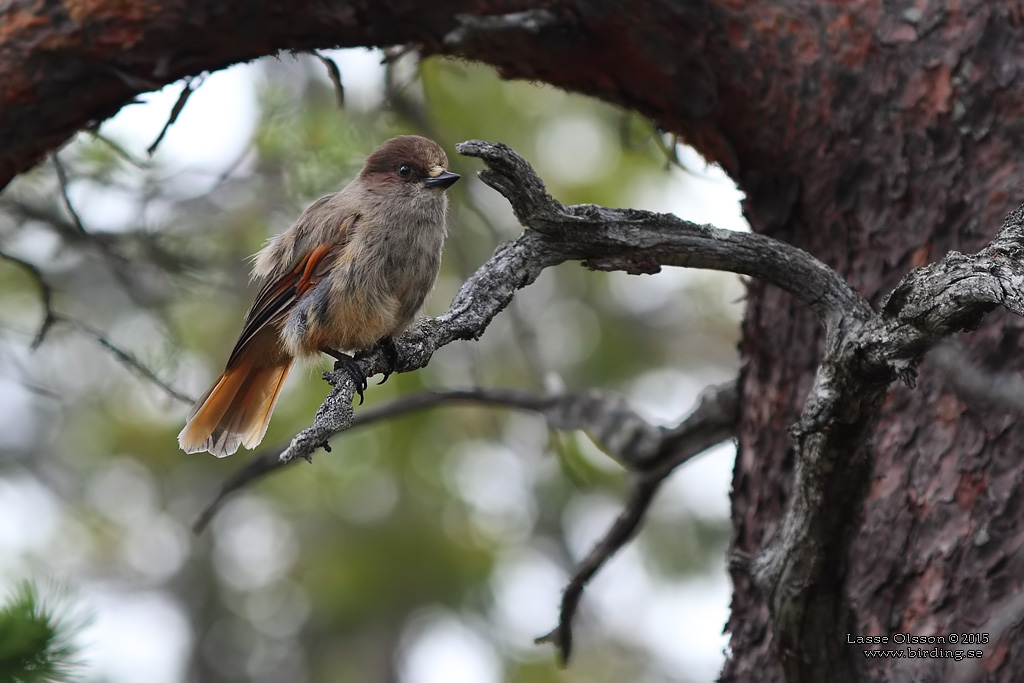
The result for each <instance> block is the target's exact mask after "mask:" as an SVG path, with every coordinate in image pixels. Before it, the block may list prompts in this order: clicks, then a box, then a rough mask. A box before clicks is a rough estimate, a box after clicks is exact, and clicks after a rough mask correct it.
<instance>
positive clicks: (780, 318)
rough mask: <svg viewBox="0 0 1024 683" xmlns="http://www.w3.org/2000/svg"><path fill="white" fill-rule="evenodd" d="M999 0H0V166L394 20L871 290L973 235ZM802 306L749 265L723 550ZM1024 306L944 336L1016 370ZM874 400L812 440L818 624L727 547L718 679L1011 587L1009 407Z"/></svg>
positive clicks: (957, 627)
mask: <svg viewBox="0 0 1024 683" xmlns="http://www.w3.org/2000/svg"><path fill="white" fill-rule="evenodd" d="M1018 12H1019V8H1018V7H1017V5H1016V4H1013V3H1009V2H1006V3H1004V2H991V1H986V0H965V1H963V2H958V3H953V2H946V3H942V2H936V3H917V4H915V3H911V2H890V3H881V2H877V1H874V2H871V1H861V2H852V3H850V2H842V3H840V2H827V1H826V2H811V1H810V0H783V1H780V2H775V3H748V2H735V1H729V0H707V1H706V2H670V1H669V0H648V1H637V2H629V3H624V2H617V1H616V2H613V1H611V0H575V1H571V0H549V1H547V2H526V1H525V0H520V1H511V0H506V1H500V0H494V1H488V0H461V1H458V0H453V1H452V2H447V3H443V4H442V3H436V2H421V1H417V0H404V1H399V0H364V1H363V2H340V1H335V2H327V1H325V2H318V3H311V2H295V3H287V4H286V3H266V2H242V1H241V0H220V1H207V2H200V1H198V0H154V1H147V2H121V1H116V0H94V1H92V2H77V1H76V2H71V1H70V0H67V1H66V2H64V3H63V4H61V3H55V2H42V1H39V2H36V1H31V2H30V1H28V0H14V1H13V2H8V3H5V4H2V5H0V84H2V86H0V186H2V185H4V184H6V183H7V182H8V181H9V180H10V178H11V177H13V175H15V174H16V173H18V172H21V171H23V170H25V169H27V168H29V167H30V166H31V165H32V164H33V163H35V161H36V160H38V158H39V157H40V155H42V154H45V153H46V152H47V151H49V150H51V149H53V148H54V147H55V146H56V145H59V144H60V143H61V142H63V141H64V140H65V139H66V138H67V137H68V136H69V135H70V134H71V133H72V132H73V131H74V130H76V129H78V128H80V127H82V126H84V125H86V124H88V123H89V122H90V121H95V120H101V119H103V118H104V117H106V116H109V115H110V114H112V113H114V112H115V111H117V110H118V109H119V108H120V107H121V106H123V105H124V104H126V103H127V102H128V101H130V99H131V98H132V97H133V96H135V95H136V94H138V93H140V92H142V91H145V90H148V89H152V88H154V87H158V86H159V85H162V84H164V83H167V82H169V81H172V80H175V79H177V78H179V77H182V76H184V75H188V74H194V73H197V72H199V71H202V70H207V69H216V68H220V67H223V66H226V65H228V64H231V63H234V62H237V61H242V60H247V59H252V58H254V57H257V56H261V55H264V54H269V53H272V52H274V51H276V50H279V49H308V48H323V47H332V46H339V45H367V44H372V45H383V44H393V43H406V42H411V43H416V44H418V45H420V46H421V47H422V49H423V50H424V51H425V52H426V53H443V54H454V55H459V56H463V57H468V58H472V59H478V60H481V61H484V62H487V63H490V64H494V65H495V66H497V67H498V69H499V70H500V72H501V73H502V74H503V75H506V76H509V77H523V78H531V79H536V80H542V81H547V82H550V83H553V84H554V85H557V86H561V87H565V88H567V89H570V90H575V91H579V92H584V93H588V94H591V95H595V96H597V97H601V98H604V99H606V100H608V101H611V102H615V103H618V104H622V105H624V106H627V107H631V108H634V109H636V110H638V111H640V112H641V113H643V114H646V115H648V116H650V117H651V118H652V119H654V120H655V121H656V122H658V123H659V124H660V125H661V126H663V127H664V128H665V129H667V130H671V131H674V132H677V133H680V134H682V135H683V136H684V137H685V139H686V140H687V141H689V142H690V143H692V144H694V145H695V146H696V147H697V148H698V149H700V150H701V151H702V152H703V153H705V154H706V155H707V156H708V157H709V158H711V159H713V160H716V161H719V162H721V163H722V164H723V166H725V167H726V168H727V169H728V170H729V171H730V172H731V173H732V174H733V175H734V177H735V178H736V179H737V182H738V183H739V185H740V187H741V188H742V189H743V190H744V191H745V192H746V193H747V201H746V204H745V210H746V212H747V217H748V219H749V220H750V222H751V225H752V227H753V228H754V230H755V231H757V232H760V233H765V234H768V235H771V236H773V237H776V238H778V239H781V240H783V241H785V242H789V243H791V244H793V245H796V246H798V247H801V248H803V249H805V250H806V251H808V252H810V253H811V254H813V255H815V256H816V257H817V258H819V259H820V260H822V261H823V262H825V263H826V264H828V265H830V266H832V267H833V268H835V269H836V270H838V271H839V272H840V273H842V274H843V275H844V276H846V277H847V278H848V279H849V280H850V282H851V283H852V284H853V286H854V288H855V289H856V290H857V291H859V292H860V293H861V294H862V295H863V296H864V297H865V299H867V301H869V302H871V303H872V304H874V305H875V306H876V307H877V306H878V305H879V304H880V303H881V297H882V296H883V295H885V294H886V293H888V292H890V291H892V290H893V288H895V287H896V285H897V284H898V283H899V282H900V280H901V279H902V278H903V276H904V275H905V274H906V273H907V272H908V271H910V270H911V269H912V268H914V267H917V266H921V265H924V264H925V263H928V262H929V261H933V260H937V259H939V258H941V257H942V256H943V255H944V254H945V253H946V252H947V251H949V250H951V249H957V250H960V251H964V252H973V251H976V250H978V249H979V248H980V247H981V246H982V245H984V244H985V243H987V242H988V241H989V240H990V239H991V238H992V237H993V236H994V234H995V233H996V230H997V228H998V226H999V225H1000V223H1001V222H1002V217H1003V216H1004V215H1005V214H1007V213H1008V212H1009V211H1010V210H1011V209H1012V208H1013V207H1014V206H1016V204H1017V203H1019V201H1020V198H1021V197H1020V194H1021V191H1020V189H1019V188H1021V187H1022V186H1024V177H1022V176H1024V167H1022V166H1021V165H1020V164H1019V163H1018V159H1020V158H1021V156H1022V152H1024V149H1022V148H1024V136H1022V135H1021V134H1020V124H1019V123H1018V122H1019V120H1020V118H1021V113H1022V109H1024V79H1022V78H1021V75H1020V73H1019V71H1020V68H1021V67H1020V65H1021V64H1024V61H1022V60H1021V56H1022V55H1021V52H1022V50H1024V47H1022V46H1024V41H1022V37H1024V36H1022V31H1021V28H1020V17H1019V15H1018ZM463 14H465V15H469V16H461V15H463ZM484 15H486V17H487V18H481V17H482V16H484ZM890 303H891V304H892V305H897V306H898V304H899V303H900V302H899V301H898V300H896V301H895V303H893V302H890ZM819 329H820V328H819V326H818V323H817V322H816V320H815V319H814V317H813V315H812V314H811V312H810V311H809V310H808V309H807V308H806V307H805V305H804V304H803V303H799V302H797V301H796V300H794V298H793V297H791V296H790V295H789V294H785V293H783V292H781V291H780V290H777V289H775V288H773V287H770V286H765V285H764V284H761V283H756V282H755V283H754V284H752V286H751V290H750V296H749V299H748V315H747V319H746V322H745V324H744V341H743V343H742V348H741V351H742V355H743V363H744V366H743V374H742V377H741V384H740V389H741V409H742V415H741V424H740V450H739V458H738V461H737V469H736V474H735V479H734V492H733V514H734V524H735V546H736V548H737V550H739V551H745V552H747V553H750V554H753V555H756V554H759V553H761V552H762V551H763V550H764V549H765V548H766V547H770V546H769V541H771V540H772V539H774V542H775V543H778V542H779V535H777V534H776V532H778V531H779V530H780V528H782V526H783V524H782V520H783V516H784V513H785V511H786V509H787V506H788V504H789V502H790V501H791V498H792V491H793V486H794V469H795V466H796V463H794V458H793V453H794V443H796V445H798V446H800V447H805V446H806V444H803V443H802V442H801V438H800V437H801V434H800V433H797V435H796V436H797V439H796V442H794V440H793V439H792V438H791V437H790V435H789V433H788V432H787V427H788V426H789V425H791V424H794V423H796V422H797V421H798V416H799V415H800V412H801V410H802V409H803V408H804V406H803V405H802V404H803V400H804V397H805V396H807V395H808V392H809V391H810V390H811V389H812V386H813V385H814V381H815V371H816V368H817V366H818V363H819V361H820V360H821V357H822V355H823V353H824V346H825V344H824V341H825V336H824V335H823V334H821V333H820V332H819ZM1021 329H1022V326H1021V324H1020V322H1019V320H1017V319H1016V318H1011V317H1009V316H1007V315H1005V314H1002V313H1000V314H996V315H993V316H990V317H989V318H987V319H986V320H985V325H984V326H983V327H981V328H980V329H979V330H978V331H976V332H974V333H973V334H971V335H970V337H969V339H968V340H967V344H966V346H967V348H968V350H969V353H970V354H971V355H972V356H973V357H975V358H978V359H984V364H985V365H986V366H987V367H989V368H1000V369H1003V370H1005V371H1007V372H1015V371H1018V370H1019V369H1020V362H1019V361H1017V357H1018V356H1019V352H1018V349H1019V347H1020V342H1021ZM875 400H876V401H877V404H879V405H881V416H880V418H878V419H877V420H876V419H868V420H865V421H863V422H858V423H855V424H854V428H853V429H852V431H851V433H831V434H829V435H827V436H828V438H830V439H832V440H834V441H835V449H834V450H836V449H838V450H841V444H842V442H843V439H849V440H850V443H856V442H857V438H858V437H860V436H867V437H869V441H868V442H867V444H868V447H865V448H858V449H855V450H856V452H851V453H850V454H849V455H850V460H849V462H848V463H843V461H842V460H839V461H836V462H834V463H833V464H835V465H837V466H840V467H848V468H849V470H848V471H847V472H845V474H846V475H847V477H846V485H845V486H843V479H842V478H838V479H836V480H835V482H836V485H837V487H838V490H835V491H830V492H829V494H830V496H834V498H829V499H828V501H831V500H835V502H836V505H835V516H834V518H833V519H831V520H824V521H827V522H829V524H830V525H831V526H832V528H834V529H836V530H837V532H838V534H839V535H838V536H836V537H835V538H834V539H832V541H831V542H830V544H831V545H834V547H832V548H830V549H829V550H828V552H826V553H825V556H827V557H829V558H830V560H829V562H827V563H826V566H824V567H819V568H818V569H819V570H820V572H819V576H820V577H823V578H822V579H821V580H820V581H818V582H816V583H814V584H813V585H811V586H808V587H806V588H807V589H808V591H809V592H810V593H811V594H812V595H814V596H817V597H819V598H820V601H819V602H814V601H812V609H810V610H809V611H808V612H806V614H805V617H804V618H806V619H808V620H809V621H807V622H806V623H804V624H803V625H802V626H803V628H804V629H805V632H810V633H816V632H818V631H816V628H817V627H820V629H824V630H821V631H820V632H818V633H819V637H824V638H827V642H806V641H805V642H802V643H794V642H792V641H791V640H790V639H788V638H779V637H778V634H774V633H773V630H772V628H771V626H770V622H769V603H770V602H771V600H770V599H766V596H764V595H762V594H761V593H760V592H759V591H758V590H757V589H755V588H754V581H753V579H752V576H753V575H755V574H756V573H757V572H756V571H755V572H753V573H752V572H751V565H750V564H749V563H737V565H736V566H737V569H736V570H735V571H734V580H735V581H736V586H737V588H736V592H735V594H734V599H733V613H732V618H731V619H730V622H729V630H730V632H731V633H732V643H731V651H732V656H731V658H730V659H729V661H728V662H727V665H726V668H725V670H724V672H723V680H725V681H747V680H758V681H777V680H782V678H783V670H784V667H785V669H786V671H787V672H788V673H789V678H790V679H791V680H815V679H814V678H811V677H810V675H809V674H807V672H808V671H815V670H820V669H815V667H816V666H821V664H822V661H827V658H828V657H832V656H834V657H835V658H836V659H835V660H834V661H836V662H837V666H845V665H849V666H847V667H845V668H844V672H845V674H844V675H842V676H841V677H840V678H832V679H831V680H840V679H849V680H856V678H857V677H858V676H860V675H861V674H864V675H867V676H869V677H870V679H871V680H893V681H899V680H924V681H939V680H946V679H948V677H949V673H950V662H949V661H948V660H941V659H936V660H918V661H917V662H913V666H912V667H911V662H906V663H901V664H900V665H899V666H894V665H893V664H892V662H891V661H885V660H874V659H865V660H863V661H861V660H860V659H858V657H860V649H862V648H859V647H857V646H851V645H846V644H845V643H843V642H837V640H836V638H835V636H836V633H837V632H845V631H846V630H847V629H848V630H849V632H851V633H852V634H854V635H882V634H892V633H894V632H907V633H912V634H914V635H936V634H948V633H958V634H964V633H972V632H979V631H981V632H983V631H985V629H986V627H987V626H986V625H987V624H989V625H990V624H991V623H994V622H989V620H990V619H992V618H993V615H996V614H997V613H999V612H1000V610H1001V609H1002V607H1003V606H1004V605H1007V604H1012V602H1013V598H1014V596H1015V595H1016V594H1017V593H1018V592H1019V590H1020V586H1019V578H1018V577H1019V576H1020V571H1019V569H1020V562H1019V560H1018V559H1016V553H1017V551H1018V550H1019V548H1020V547H1021V543H1022V542H1024V515H1022V510H1021V506H1022V503H1021V500H1022V496H1021V495H1020V493H1021V480H1022V477H1024V474H1022V472H1024V470H1022V469H1021V468H1020V466H1019V462H1018V460H1019V459H1018V458H1017V457H1016V456H1017V447H1016V445H1015V444H1018V443H1021V439H1022V437H1024V433H1022V428H1021V427H1020V426H1018V425H1017V424H1016V421H1014V420H1012V419H1010V418H1007V417H1005V416H1004V415H1002V414H998V413H994V412H992V411H986V410H979V409H975V408H971V407H968V406H965V405H964V404H963V402H962V401H960V400H959V399H958V398H957V397H956V395H954V393H953V391H952V388H951V386H950V385H949V384H948V383H947V382H946V381H945V380H943V379H942V377H941V376H940V375H938V374H937V373H934V372H932V371H931V370H930V369H929V367H928V365H927V363H926V364H925V366H924V367H923V368H922V373H921V376H920V381H919V383H918V385H917V387H916V388H915V389H909V388H897V389H895V390H894V391H893V393H892V394H891V395H890V396H889V397H888V398H887V399H885V395H884V392H880V394H879V396H876V399H875ZM883 400H884V401H885V402H884V404H882V401H883ZM870 407H872V406H869V408H870ZM869 412H872V411H870V410H869ZM861 494H864V495H866V500H867V503H866V505H861V504H860V499H861V497H862V496H861ZM846 540H850V541H851V543H852V545H851V546H850V548H849V549H847V547H846V543H845V541H846ZM755 565H756V563H755ZM776 617H778V615H777V614H776ZM1004 621H1006V620H1005V619H1004ZM1010 621H1011V622H1012V619H1011V620H1010ZM829 624H830V625H829ZM991 635H992V637H993V638H994V639H998V640H999V642H998V643H996V644H994V647H990V649H989V651H988V653H987V655H986V658H985V660H984V665H985V669H986V670H987V671H988V672H989V674H990V676H991V679H992V680H1005V681H1010V680H1014V678H1015V675H1014V672H1016V671H1020V670H1024V647H1022V645H1021V644H1020V640H1019V638H1012V637H1010V636H1009V634H1006V635H1004V637H1003V638H999V636H1000V634H999V633H992V634H991ZM795 647H797V648H799V650H794V649H793V648H795ZM794 657H795V659H794ZM803 657H807V661H806V662H805V661H804V660H803V659H802V658H803ZM805 667H807V668H805ZM817 680H829V679H827V678H819V679H817Z"/></svg>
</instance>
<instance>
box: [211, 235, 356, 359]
mask: <svg viewBox="0 0 1024 683" xmlns="http://www.w3.org/2000/svg"><path fill="white" fill-rule="evenodd" d="M354 222H355V220H353V219H347V220H345V221H344V223H343V224H342V225H341V226H340V227H339V229H338V237H339V238H340V239H338V240H336V241H334V242H332V243H329V244H321V245H319V246H317V247H314V248H313V249H311V250H310V251H308V252H306V253H304V254H303V255H302V256H300V257H299V258H298V259H297V260H296V261H295V263H294V264H293V265H292V268H291V269H290V270H289V271H288V272H286V273H285V274H284V275H282V276H280V277H278V278H277V279H271V280H267V282H266V283H265V284H264V285H263V287H262V288H261V289H260V291H259V294H257V295H256V300H255V301H253V303H252V306H251V307H250V308H249V312H248V313H246V315H245V323H244V324H243V325H242V332H241V334H239V335H238V341H237V342H235V348H234V349H232V350H231V356H230V357H229V358H228V363H227V367H229V368H230V367H232V366H233V365H234V364H235V362H237V360H238V359H239V357H240V356H241V353H242V350H243V349H244V348H245V346H246V345H247V344H248V343H249V342H250V341H251V340H252V339H253V337H255V336H256V334H257V333H258V332H259V331H260V330H262V329H263V328H264V327H265V326H267V325H271V324H274V323H277V322H279V321H280V320H282V319H283V318H284V317H285V316H287V315H288V311H290V310H291V308H292V306H294V305H295V302H296V301H298V299H299V298H300V297H301V296H302V295H303V294H305V293H306V292H308V291H309V290H310V289H312V288H313V285H315V284H316V283H317V282H319V281H320V279H321V278H322V277H323V275H324V273H326V272H327V271H328V270H329V268H330V265H331V264H332V263H333V262H334V261H335V259H337V257H338V255H339V254H340V253H341V252H342V250H343V249H344V248H345V245H347V244H348V242H349V238H350V236H351V230H350V228H351V226H352V224H353V223H354Z"/></svg>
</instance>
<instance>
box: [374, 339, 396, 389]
mask: <svg viewBox="0 0 1024 683" xmlns="http://www.w3.org/2000/svg"><path fill="white" fill-rule="evenodd" d="M377 346H378V347H380V350H381V351H382V352H383V353H384V361H385V362H386V363H387V368H385V369H384V379H382V380H381V381H379V382H377V385H378V386H380V385H381V384H384V382H387V381H388V377H390V376H391V373H392V372H394V371H395V366H396V365H398V349H397V348H395V339H394V337H384V338H383V339H381V340H380V341H379V342H377Z"/></svg>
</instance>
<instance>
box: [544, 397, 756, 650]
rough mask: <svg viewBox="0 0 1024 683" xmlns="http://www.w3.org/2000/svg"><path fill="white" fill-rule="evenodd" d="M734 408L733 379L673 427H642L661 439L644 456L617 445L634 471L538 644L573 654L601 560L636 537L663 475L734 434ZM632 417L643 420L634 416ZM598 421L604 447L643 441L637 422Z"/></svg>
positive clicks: (736, 417)
mask: <svg viewBox="0 0 1024 683" xmlns="http://www.w3.org/2000/svg"><path fill="white" fill-rule="evenodd" d="M738 407H739V406H738V396H737V392H736V385H735V383H733V382H730V383H728V384H723V385H721V386H717V387H710V388H709V389H707V390H706V391H705V392H704V394H703V395H702V396H701V400H700V403H699V404H698V406H697V408H696V410H694V411H693V413H692V414H691V415H690V416H689V417H688V418H686V419H685V420H683V421H682V422H680V423H679V425H678V426H676V427H674V428H672V429H658V428H655V427H651V426H650V425H647V426H648V427H649V428H650V429H652V430H658V431H659V432H660V442H659V443H658V444H657V446H656V448H654V449H653V451H651V452H650V456H649V457H643V456H641V455H640V453H641V452H646V451H647V448H641V449H639V451H640V452H638V453H634V454H633V455H632V456H630V457H622V454H623V452H624V451H625V450H626V449H623V448H622V447H621V446H620V447H619V449H618V450H619V454H620V457H619V459H620V460H625V461H626V462H627V463H628V465H627V466H628V467H630V468H631V469H632V470H633V471H632V473H631V475H630V480H629V493H628V495H627V498H626V503H625V505H624V506H623V509H622V512H620V513H619V516H618V517H616V519H615V521H614V522H613V523H612V526H611V527H610V528H609V529H608V531H607V532H605V535H604V536H603V537H602V538H601V539H600V540H599V541H598V542H597V543H596V544H595V545H594V547H593V548H592V549H591V551H590V552H589V553H588V554H587V556H586V557H585V558H583V560H582V561H581V562H580V563H579V564H578V565H577V566H576V569H575V570H574V571H573V575H572V578H571V579H570V581H569V584H568V586H566V588H565V592H564V593H563V594H562V606H561V609H560V610H559V617H558V625H557V626H556V627H555V628H554V629H552V630H551V631H550V632H549V633H547V634H545V635H543V636H540V637H539V638H537V639H536V642H537V643H551V644H552V645H554V646H555V647H556V648H558V650H559V652H560V653H561V656H562V662H563V663H565V662H568V661H569V657H570V656H571V655H572V623H573V619H574V618H575V616H576V609H577V608H578V607H579V602H580V598H582V597H583V590H584V589H585V588H586V586H587V584H588V583H590V580H591V579H592V578H594V576H595V575H596V574H597V572H598V571H599V570H600V569H601V567H602V566H604V564H605V562H607V561H608V560H609V559H611V557H612V556H613V555H614V554H615V553H617V552H618V551H619V550H620V549H621V548H622V547H623V546H625V545H626V543H628V542H629V540H630V539H632V538H633V536H635V535H636V533H637V530H638V529H639V528H640V523H641V522H642V521H643V520H644V516H645V515H646V514H647V510H648V509H649V508H650V505H651V503H652V502H653V501H654V496H655V495H656V494H657V492H658V490H659V489H660V488H661V485H662V484H663V483H664V482H665V480H666V478H667V477H668V475H669V474H671V473H672V471H673V470H674V469H675V468H676V467H678V466H679V465H682V464H683V463H684V462H687V461H688V460H690V459H691V458H693V457H695V456H697V455H699V454H701V453H703V452H704V451H706V450H707V449H708V448H711V447H712V446H715V445H717V444H719V443H721V442H723V441H726V440H728V439H730V438H732V437H733V436H734V435H735V433H736V421H737V419H738ZM633 418H634V419H635V420H638V421H642V419H641V418H640V417H639V416H637V415H635V414H634V415H633ZM600 424H601V426H602V428H603V429H605V430H606V432H608V433H606V434H605V438H606V439H607V441H604V440H601V439H600V438H598V439H595V440H596V441H597V443H598V444H599V445H602V446H603V447H604V448H605V449H606V450H614V449H615V447H614V446H612V445H611V444H614V443H616V442H618V443H620V444H621V443H634V444H638V443H641V442H642V441H643V439H642V438H641V439H639V440H638V439H637V437H636V435H637V433H638V430H637V429H636V425H631V426H626V425H623V426H624V427H625V428H624V429H621V430H615V431H614V432H612V431H611V430H609V429H608V428H609V427H610V426H612V425H615V424H616V422H615V421H608V420H602V421H600ZM620 424H621V423H620ZM644 424H647V423H646V422H645V423H644Z"/></svg>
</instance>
